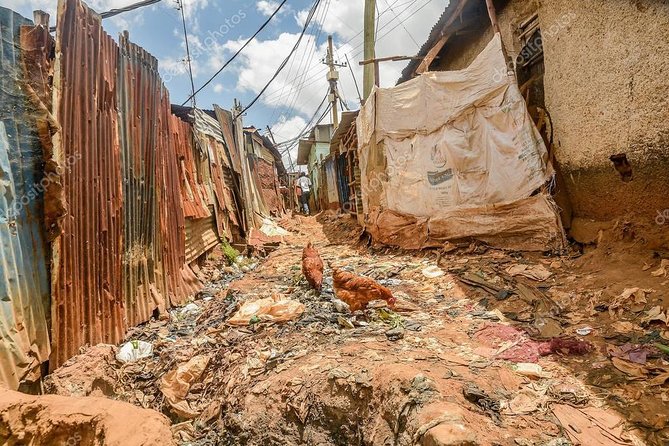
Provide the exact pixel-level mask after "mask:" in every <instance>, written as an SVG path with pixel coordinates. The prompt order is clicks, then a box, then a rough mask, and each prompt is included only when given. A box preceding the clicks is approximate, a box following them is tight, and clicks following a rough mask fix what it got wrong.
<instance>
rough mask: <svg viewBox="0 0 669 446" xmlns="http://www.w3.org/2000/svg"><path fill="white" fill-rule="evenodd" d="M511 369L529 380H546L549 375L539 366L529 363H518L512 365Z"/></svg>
mask: <svg viewBox="0 0 669 446" xmlns="http://www.w3.org/2000/svg"><path fill="white" fill-rule="evenodd" d="M512 369H513V370H514V371H515V372H516V373H518V374H520V375H523V376H527V377H529V378H547V377H549V375H548V374H547V373H545V372H544V369H542V368H541V366H540V365H539V364H533V363H530V362H519V363H518V364H514V366H513V367H512Z"/></svg>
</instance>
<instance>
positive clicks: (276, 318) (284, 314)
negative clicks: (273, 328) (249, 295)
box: [228, 294, 304, 326]
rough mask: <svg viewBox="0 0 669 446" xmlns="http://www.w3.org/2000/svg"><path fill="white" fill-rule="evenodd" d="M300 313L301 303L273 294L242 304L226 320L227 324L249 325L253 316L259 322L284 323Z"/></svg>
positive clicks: (302, 305) (301, 309)
mask: <svg viewBox="0 0 669 446" xmlns="http://www.w3.org/2000/svg"><path fill="white" fill-rule="evenodd" d="M302 313H304V304H303V303H301V302H298V301H296V300H293V299H289V298H287V297H284V296H281V295H279V294H274V295H273V296H272V297H267V298H264V299H258V300H249V301H246V302H244V304H243V305H242V306H241V308H240V309H239V310H237V312H236V313H235V314H233V315H232V317H231V318H230V319H228V324H229V325H238V326H239V325H249V323H250V322H251V320H252V319H253V318H254V316H255V317H257V318H258V321H259V322H286V321H290V320H294V319H297V318H298V317H300V316H301V315H302Z"/></svg>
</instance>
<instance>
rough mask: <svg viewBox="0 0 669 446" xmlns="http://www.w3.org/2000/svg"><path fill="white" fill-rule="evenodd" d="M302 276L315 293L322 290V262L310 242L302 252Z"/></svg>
mask: <svg viewBox="0 0 669 446" xmlns="http://www.w3.org/2000/svg"><path fill="white" fill-rule="evenodd" d="M302 274H304V277H306V278H307V282H309V285H311V286H312V287H313V288H314V289H315V290H316V291H318V292H320V291H321V288H323V260H321V256H320V255H318V251H316V248H314V247H313V245H312V244H311V242H309V243H307V246H306V247H305V248H304V249H303V250H302Z"/></svg>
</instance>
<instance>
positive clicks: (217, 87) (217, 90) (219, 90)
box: [214, 84, 223, 93]
mask: <svg viewBox="0 0 669 446" xmlns="http://www.w3.org/2000/svg"><path fill="white" fill-rule="evenodd" d="M214 93H223V84H215V85H214Z"/></svg>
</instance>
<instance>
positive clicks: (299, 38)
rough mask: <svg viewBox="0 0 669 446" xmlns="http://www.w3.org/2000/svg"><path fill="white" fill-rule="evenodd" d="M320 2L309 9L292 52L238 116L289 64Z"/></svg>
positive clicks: (240, 113)
mask: <svg viewBox="0 0 669 446" xmlns="http://www.w3.org/2000/svg"><path fill="white" fill-rule="evenodd" d="M320 2H321V0H316V1H315V2H314V5H313V6H312V7H311V9H310V10H309V15H308V16H307V19H306V20H305V22H304V26H303V27H302V32H301V33H300V36H299V37H298V38H297V42H295V45H294V46H293V48H292V49H291V50H290V53H288V56H286V58H285V59H284V60H283V62H281V64H280V65H279V68H277V70H276V72H275V73H274V75H273V76H272V77H271V78H270V80H269V81H268V82H267V83H266V84H265V86H264V87H263V88H262V89H261V90H260V92H259V93H258V94H257V95H256V97H255V98H253V100H252V101H251V102H250V103H249V105H247V106H246V107H244V108H243V109H242V110H241V111H240V112H239V114H238V116H239V115H242V114H244V112H246V110H248V109H249V108H251V107H252V106H253V104H255V103H256V102H257V101H258V99H260V97H261V96H262V95H263V93H265V90H267V88H268V87H269V86H270V85H271V84H272V82H274V80H275V79H276V78H277V77H278V76H279V74H280V73H281V71H282V70H283V69H284V67H285V66H286V65H287V64H288V61H289V60H290V58H291V57H292V55H293V54H294V53H295V50H297V47H298V46H299V45H300V42H301V41H302V38H303V37H304V33H305V32H306V31H307V27H309V23H310V22H311V19H313V17H314V13H315V12H316V9H317V8H318V5H319V3H320Z"/></svg>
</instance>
